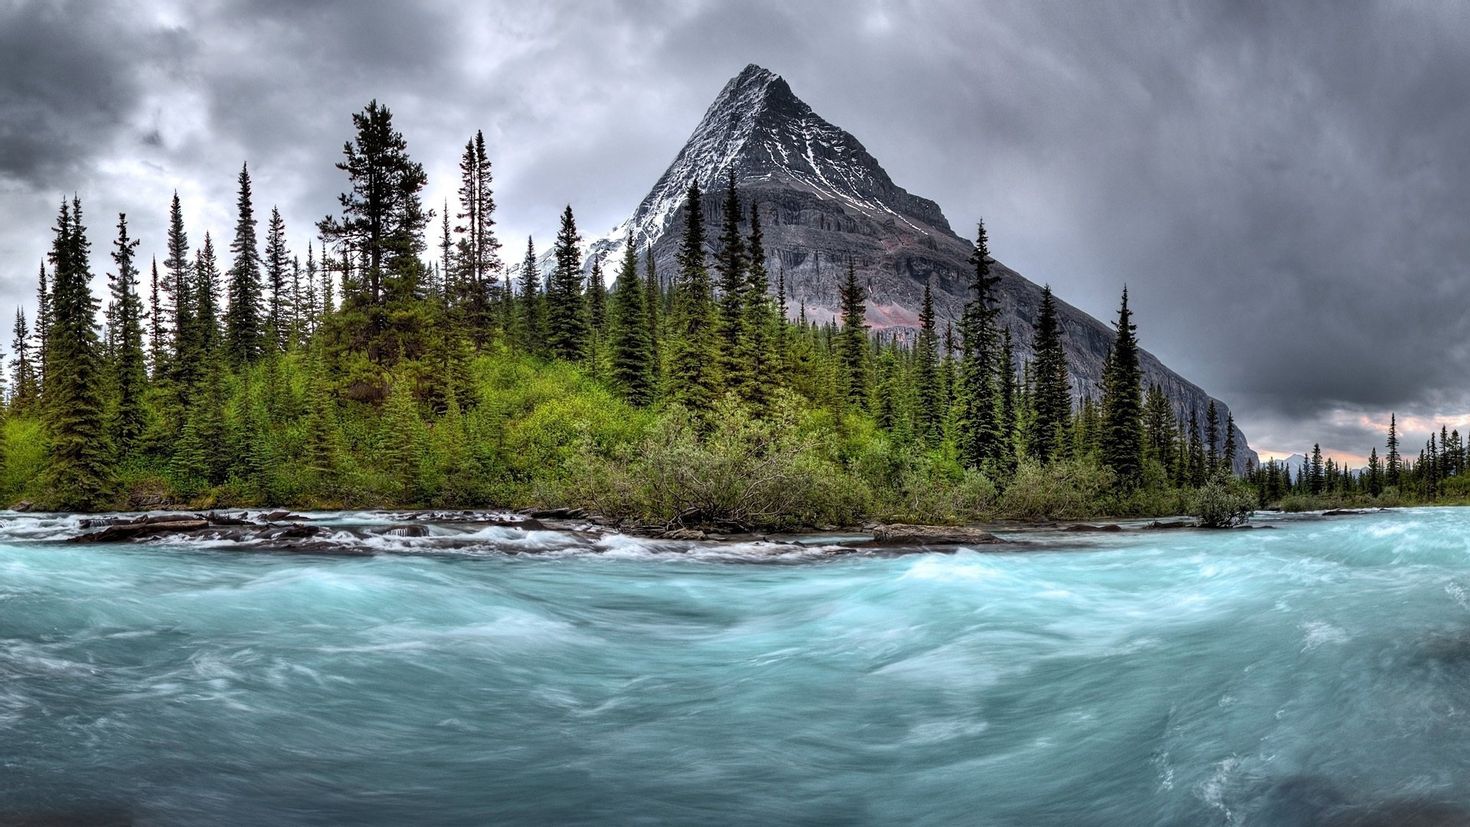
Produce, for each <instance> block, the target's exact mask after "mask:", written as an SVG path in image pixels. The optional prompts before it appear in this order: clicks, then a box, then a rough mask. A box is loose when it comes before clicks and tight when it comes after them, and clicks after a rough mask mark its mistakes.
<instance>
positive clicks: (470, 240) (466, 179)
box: [446, 130, 500, 347]
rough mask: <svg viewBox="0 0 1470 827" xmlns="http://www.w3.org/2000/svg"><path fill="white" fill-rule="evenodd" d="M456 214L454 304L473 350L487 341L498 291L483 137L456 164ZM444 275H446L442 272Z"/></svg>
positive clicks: (477, 137) (492, 206) (478, 133)
mask: <svg viewBox="0 0 1470 827" xmlns="http://www.w3.org/2000/svg"><path fill="white" fill-rule="evenodd" d="M459 176H460V183H459V212H458V213H456V218H458V220H459V221H460V222H461V223H459V224H458V225H456V226H455V230H456V231H457V232H458V233H460V237H461V242H460V244H461V248H460V258H461V267H460V270H461V275H462V277H461V278H460V279H459V281H458V285H457V288H458V289H457V295H456V296H455V303H456V304H458V305H460V306H461V308H462V309H463V311H464V315H465V318H466V320H467V323H468V325H469V332H470V338H471V340H472V341H473V342H474V343H475V345H476V346H477V347H484V345H485V344H486V343H487V342H488V341H489V337H490V331H491V327H492V326H493V323H494V314H493V312H492V311H493V309H494V302H495V294H496V292H497V291H498V289H499V283H498V280H499V273H500V241H499V240H498V239H496V237H495V196H494V193H493V191H492V189H491V185H492V183H493V176H492V174H491V169H490V158H489V156H488V154H487V153H486V151H485V133H484V132H483V131H481V130H476V131H475V137H473V138H471V139H470V140H469V141H467V142H466V143H465V147H464V153H463V154H462V155H461V156H460V161H459ZM446 272H447V271H446Z"/></svg>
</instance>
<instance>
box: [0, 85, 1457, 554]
mask: <svg viewBox="0 0 1470 827" xmlns="http://www.w3.org/2000/svg"><path fill="white" fill-rule="evenodd" d="M336 166H337V169H338V170H340V171H341V174H342V179H343V192H342V194H341V195H340V197H339V199H338V204H337V207H336V209H335V210H334V212H333V213H332V214H330V215H327V216H326V217H324V218H323V219H322V220H321V221H319V222H318V223H317V224H316V226H315V227H313V228H310V229H311V230H312V231H313V232H311V233H310V235H312V236H314V238H313V240H312V241H310V242H309V243H307V245H306V249H305V250H300V249H291V248H290V247H289V246H288V243H287V234H288V228H287V227H286V226H285V224H284V222H283V220H282V218H281V215H280V213H279V212H278V211H277V210H275V209H270V210H269V211H266V210H265V209H263V205H264V204H265V203H268V198H266V199H262V198H258V197H257V194H256V193H255V192H254V190H253V189H252V185H251V177H250V170H249V168H248V166H242V167H241V169H240V172H239V176H238V182H237V192H238V198H237V201H236V211H235V212H236V216H237V217H236V221H235V224H234V227H233V228H229V230H228V234H227V235H225V234H220V235H219V236H218V239H219V240H218V241H217V240H216V237H215V235H214V232H213V230H208V229H202V228H195V227H187V226H185V222H184V219H183V205H182V204H181V203H180V200H179V198H178V196H177V195H175V196H174V198H173V201H172V203H171V204H169V205H167V215H166V216H165V215H164V214H163V213H164V205H160V215H159V216H158V218H159V219H161V220H159V221H156V222H155V221H154V217H153V216H149V217H147V220H144V221H139V220H137V217H129V216H126V215H117V216H116V219H115V222H114V221H113V219H112V217H109V218H108V219H107V220H106V222H100V221H98V222H94V221H93V219H92V218H91V213H90V212H87V211H86V210H84V207H85V205H84V204H83V202H82V201H81V200H80V199H79V198H77V197H71V198H67V199H65V200H63V201H62V203H61V204H60V206H59V208H58V210H57V213H56V219H55V227H54V240H53V243H52V247H51V250H50V253H49V255H48V257H47V259H46V261H45V262H44V263H43V264H42V266H41V268H40V271H39V274H38V287H37V290H38V292H37V310H36V311H35V314H34V317H33V318H27V316H26V315H25V313H24V312H20V313H17V315H16V318H15V323H14V338H13V342H12V359H11V362H10V370H9V387H8V388H7V398H8V404H7V406H6V422H5V430H4V433H5V442H4V449H5V462H4V476H3V480H0V482H3V486H4V495H5V496H6V497H9V498H10V501H25V502H28V503H31V504H33V505H34V506H35V507H38V508H49V509H65V510H82V511H91V510H103V509H133V508H150V507H161V506H171V505H172V506H188V507H204V508H207V507H215V506H221V507H223V506H253V505H284V506H293V507H302V508H306V507H314V508H332V507H387V506H394V507H435V508H439V507H444V508H447V507H474V506H482V507H483V506H495V507H528V506H544V507H556V506H565V507H575V508H584V509H587V510H588V511H590V512H595V513H597V514H600V515H605V516H607V517H609V518H612V519H617V520H621V521H623V522H625V523H627V524H632V525H638V524H654V525H665V526H666V525H672V524H699V525H716V526H731V527H741V528H771V527H782V526H787V527H799V526H821V525H829V524H830V525H850V524H855V523H858V522H861V521H864V520H868V519H880V520H903V521H913V522H952V521H981V520H995V519H1023V520H1051V519H1083V518H1092V517H1099V516H1104V515H1117V516H1129V515H1162V514H1180V513H1189V514H1198V515H1201V516H1203V517H1204V519H1205V520H1206V522H1212V523H1216V524H1230V523H1232V522H1235V521H1237V520H1239V519H1240V518H1241V517H1243V516H1244V515H1245V514H1246V513H1247V512H1248V511H1249V510H1250V509H1251V508H1252V507H1264V506H1270V505H1275V504H1283V505H1285V506H1286V507H1295V508H1307V507H1314V506H1320V505H1321V504H1323V503H1329V502H1343V503H1348V502H1362V501H1367V500H1371V499H1374V498H1380V499H1381V498H1384V497H1385V496H1386V497H1387V498H1388V499H1386V500H1384V501H1385V502H1388V501H1392V502H1398V501H1408V500H1418V499H1432V498H1435V497H1437V496H1448V497H1463V496H1465V495H1466V494H1467V493H1470V488H1467V487H1466V486H1465V485H1463V484H1460V480H1461V478H1462V477H1463V472H1464V470H1465V467H1466V463H1467V449H1466V446H1465V443H1464V441H1463V440H1462V439H1461V437H1460V435H1459V433H1458V432H1455V433H1442V434H1440V435H1439V436H1438V438H1437V439H1436V438H1435V437H1431V438H1430V440H1429V444H1428V445H1427V446H1426V447H1425V449H1424V451H1423V452H1421V454H1420V456H1419V459H1418V461H1417V462H1411V461H1409V460H1407V459H1405V458H1403V457H1402V456H1400V454H1399V452H1398V444H1397V436H1396V434H1395V433H1392V432H1391V433H1390V437H1389V443H1388V446H1389V451H1388V455H1387V456H1386V458H1385V459H1384V460H1383V461H1382V462H1381V463H1380V462H1379V460H1378V457H1377V453H1376V449H1375V452H1374V454H1373V456H1372V459H1371V461H1370V465H1369V467H1368V469H1367V470H1366V471H1363V472H1362V473H1357V472H1355V471H1351V470H1349V469H1347V468H1344V467H1341V466H1338V465H1336V464H1335V463H1334V462H1333V461H1332V460H1331V459H1328V460H1325V461H1324V460H1323V459H1322V456H1321V452H1320V450H1317V451H1315V453H1314V454H1313V455H1312V459H1311V461H1310V462H1309V463H1308V466H1307V470H1306V471H1305V472H1303V473H1300V474H1298V478H1297V479H1292V478H1291V476H1290V474H1289V473H1288V472H1285V470H1284V469H1283V468H1282V467H1281V466H1279V465H1278V464H1277V463H1275V462H1271V463H1267V464H1266V465H1265V466H1264V467H1261V468H1251V469H1249V470H1248V472H1247V474H1246V475H1245V477H1244V478H1243V479H1240V478H1237V477H1236V476H1235V475H1234V474H1233V473H1232V470H1231V469H1232V468H1233V467H1234V466H1235V455H1236V448H1235V445H1234V438H1233V434H1234V430H1235V429H1234V423H1233V422H1232V421H1230V420H1229V417H1227V418H1226V421H1224V422H1222V421H1220V419H1219V417H1218V416H1217V414H1216V411H1215V407H1214V405H1213V403H1212V404H1211V405H1210V406H1209V408H1208V409H1207V410H1205V411H1197V410H1191V411H1179V410H1175V409H1174V408H1173V407H1172V406H1171V404H1170V402H1169V400H1168V399H1167V398H1166V396H1165V394H1164V393H1163V391H1162V390H1160V389H1159V388H1156V387H1143V386H1142V382H1141V378H1140V369H1139V362H1138V358H1139V357H1138V353H1139V348H1138V342H1137V325H1136V323H1135V321H1134V317H1133V315H1132V312H1131V311H1130V309H1129V305H1128V294H1127V291H1126V290H1125V291H1124V292H1123V295H1122V297H1121V300H1120V303H1119V306H1118V311H1117V316H1116V320H1115V322H1114V327H1115V331H1116V340H1115V342H1114V345H1113V348H1112V351H1111V355H1110V357H1109V361H1108V364H1107V368H1106V372H1105V376H1104V381H1103V390H1102V394H1101V398H1099V399H1092V398H1088V397H1083V398H1081V399H1080V400H1076V399H1075V397H1074V393H1073V388H1072V386H1071V382H1070V379H1069V374H1068V367H1067V359H1066V355H1065V351H1064V349H1063V346H1062V338H1061V337H1062V331H1061V329H1060V327H1059V325H1058V321H1057V316H1056V305H1055V303H1054V300H1053V298H1052V296H1051V293H1050V291H1049V290H1047V291H1045V292H1044V294H1043V300H1042V303H1041V307H1040V310H1039V312H1038V314H1037V316H1036V318H1035V319H1034V322H1033V325H1032V328H1031V329H1029V330H1010V329H1000V328H999V327H998V325H997V321H996V319H997V313H996V310H995V307H994V301H993V300H994V297H993V295H992V291H993V290H994V289H995V283H996V281H997V280H998V279H997V278H996V276H995V275H993V274H992V273H991V259H990V253H989V242H988V239H987V237H986V232H985V227H984V225H983V224H981V225H979V227H978V228H977V232H976V236H975V241H974V253H973V256H972V259H971V263H972V265H973V272H972V274H971V284H970V299H969V302H968V304H967V305H966V307H965V310H964V313H963V316H962V317H961V318H959V319H952V320H951V319H939V318H937V317H936V314H935V309H934V302H933V300H932V296H931V294H930V292H929V289H928V288H927V287H926V288H925V293H924V300H923V306H922V308H921V312H920V327H919V329H918V331H917V332H916V333H915V334H914V335H912V336H904V337H899V336H896V335H893V334H890V333H887V332H884V331H874V330H870V329H869V328H868V326H867V325H866V324H865V320H864V318H865V313H864V303H865V293H864V286H863V284H862V283H861V282H860V281H859V279H858V278H857V276H856V274H855V271H854V269H853V268H852V266H851V265H850V264H849V265H848V267H847V270H846V278H845V280H844V282H843V285H842V288H841V295H840V299H841V314H840V317H839V318H838V319H837V320H835V321H833V322H826V323H815V322H812V321H810V320H808V319H807V316H806V312H805V308H804V307H801V306H797V307H791V306H790V305H789V303H788V301H787V294H786V290H785V285H784V283H783V281H782V278H781V276H780V274H779V273H775V274H773V273H772V272H771V270H770V269H769V268H768V264H767V260H766V250H765V247H764V244H763V240H762V234H761V220H762V219H761V209H762V205H761V204H759V203H750V202H749V201H748V200H747V199H745V198H744V197H743V196H742V193H741V192H740V190H739V188H738V187H737V186H736V181H735V178H734V176H733V173H732V174H731V175H730V176H729V177H728V178H727V179H725V180H724V181H722V182H720V184H721V185H720V186H718V187H717V188H716V190H715V191H712V192H707V193H702V192H700V191H699V190H698V189H697V188H691V189H690V190H689V192H688V194H687V200H686V203H685V209H684V210H683V216H684V220H683V226H682V228H681V230H682V242H681V245H680V252H679V256H678V267H677V271H676V272H673V273H663V272H657V271H656V268H655V266H654V262H653V260H652V257H651V254H649V252H648V251H647V250H640V249H639V248H638V246H637V244H636V243H635V241H636V240H635V239H628V243H627V244H626V245H625V251H624V253H623V255H622V256H621V258H619V260H617V261H607V262H598V263H597V264H595V265H594V266H592V267H591V269H590V275H584V270H585V268H584V262H583V261H582V247H581V242H582V236H581V235H580V233H579V231H578V228H577V223H576V217H575V215H574V213H573V210H572V207H571V206H568V207H567V208H566V209H565V211H564V212H563V213H562V215H561V222H560V229H559V231H558V232H557V234H556V237H555V239H554V241H553V242H552V244H553V247H552V254H553V255H552V257H551V260H552V262H553V264H552V266H551V267H550V268H549V269H547V270H546V271H545V272H542V270H541V268H540V267H539V266H538V261H539V260H540V257H539V256H538V254H537V249H536V246H535V243H534V241H533V240H529V239H528V240H527V242H526V248H525V251H524V258H523V259H521V264H520V266H519V268H511V267H509V266H507V265H508V261H509V260H510V259H512V258H520V250H519V249H518V247H517V249H511V248H510V247H509V246H504V245H503V244H502V240H501V239H500V238H498V237H497V233H496V220H495V200H494V194H493V188H494V180H493V176H492V172H491V171H492V163H491V160H490V157H489V154H488V152H487V148H486V145H485V140H484V137H483V135H482V134H476V135H475V136H473V137H472V138H471V139H470V140H468V141H467V142H466V144H465V146H464V149H463V154H462V156H461V159H460V164H459V170H460V181H459V187H458V199H457V203H455V204H445V205H442V207H441V208H439V209H437V210H436V209H431V208H430V207H429V206H428V205H426V204H424V203H423V198H422V193H423V191H424V188H425V186H426V184H427V176H426V174H425V172H424V168H423V166H422V165H421V164H420V163H418V162H416V161H415V160H414V159H413V156H412V155H411V153H410V148H409V147H408V146H407V143H406V142H405V140H404V138H403V135H402V134H401V133H400V132H399V131H398V130H397V129H396V128H395V126H394V124H393V118H392V114H391V112H390V111H389V109H388V108H387V107H386V106H383V105H381V104H379V103H377V102H373V103H370V104H369V105H368V106H367V107H366V108H365V109H364V110H363V111H361V112H360V113H357V114H355V115H353V116H352V132H351V135H350V138H349V140H348V141H347V142H346V144H345V145H344V148H343V152H342V157H341V158H340V160H339V161H338V162H337V164H336ZM716 199H718V206H717V208H714V209H706V207H705V202H706V201H715V200H716ZM710 206H711V207H715V206H716V205H715V204H711V205H710ZM711 216H714V220H712V221H711V218H710V217H711ZM706 222H710V223H709V224H707V223H706ZM104 223H105V226H107V230H106V231H104V232H98V231H97V229H98V228H97V224H104ZM155 223H156V224H158V225H159V226H162V227H165V228H166V230H165V232H163V233H162V235H161V236H160V237H159V238H157V239H154V238H146V239H145V238H143V237H142V234H141V233H139V232H138V231H137V230H136V227H138V226H140V225H146V226H153V225H154V224H155ZM103 237H105V238H107V241H105V242H104V241H102V238H103ZM145 242H146V246H145ZM94 244H106V247H107V256H106V260H108V261H110V266H109V267H108V269H107V273H106V280H107V291H106V293H105V295H102V296H98V295H96V294H94V293H93V291H92V284H93V275H94V273H93V271H92V264H91V262H92V261H93V255H92V253H93V247H94ZM144 250H150V251H154V252H150V253H147V254H145V253H144V252H143V251H144ZM145 256H146V257H145ZM99 258H100V257H99ZM1020 337H1029V340H1030V344H1031V348H1030V351H1031V352H1032V353H1034V354H1035V356H1034V358H1033V359H1032V360H1031V361H1029V362H1027V363H1025V364H1019V363H1018V361H1017V358H1016V356H1015V343H1016V342H1017V341H1018V339H1020Z"/></svg>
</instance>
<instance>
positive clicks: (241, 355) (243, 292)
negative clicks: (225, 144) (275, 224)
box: [225, 166, 263, 365]
mask: <svg viewBox="0 0 1470 827" xmlns="http://www.w3.org/2000/svg"><path fill="white" fill-rule="evenodd" d="M239 185H240V189H239V196H238V198H237V199H236V201H235V207H236V210H237V218H236V220H235V239H234V240H233V241H231V242H230V254H231V255H233V256H234V263H232V264H231V265H230V272H229V279H230V286H229V301H230V305H229V308H228V309H227V310H226V311H225V348H226V350H227V352H228V354H229V357H230V361H231V362H233V363H234V364H237V365H244V364H249V363H251V362H254V361H255V360H256V359H258V358H260V354H261V352H262V350H263V348H262V347H261V341H262V338H263V337H262V335H261V324H260V318H261V313H260V247H259V245H258V244H257V243H256V236H255V207H254V205H253V204H252V202H251V198H252V196H251V193H250V169H249V167H248V166H241V167H240V177H239Z"/></svg>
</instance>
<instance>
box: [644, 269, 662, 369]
mask: <svg viewBox="0 0 1470 827" xmlns="http://www.w3.org/2000/svg"><path fill="white" fill-rule="evenodd" d="M643 270H644V272H643V284H644V294H643V307H644V310H645V312H646V314H647V316H648V341H649V342H651V343H652V345H653V384H654V387H655V388H657V387H658V380H659V375H660V373H661V372H662V370H663V367H662V365H663V355H662V351H661V350H660V349H659V343H660V340H661V339H662V338H663V335H662V334H663V315H664V314H663V313H662V310H663V306H664V288H663V284H662V283H661V282H660V281H659V278H658V265H657V264H656V263H654V260H653V247H652V246H651V245H650V246H649V247H647V248H646V249H645V250H644V252H643Z"/></svg>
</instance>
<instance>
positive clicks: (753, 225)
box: [736, 204, 782, 411]
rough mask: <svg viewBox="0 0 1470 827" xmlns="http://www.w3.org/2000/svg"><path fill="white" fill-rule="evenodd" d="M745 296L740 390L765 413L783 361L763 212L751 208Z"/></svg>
mask: <svg viewBox="0 0 1470 827" xmlns="http://www.w3.org/2000/svg"><path fill="white" fill-rule="evenodd" d="M745 256H746V261H745V284H744V285H743V286H742V289H743V290H744V292H745V297H744V299H743V302H742V304H743V308H742V313H743V315H742V317H741V321H740V353H739V358H738V359H737V360H736V361H737V363H738V364H739V366H740V371H739V380H740V389H741V393H742V395H743V396H744V397H745V400H746V401H747V402H749V403H750V404H751V405H753V406H755V409H756V410H757V411H762V410H764V409H765V408H766V406H767V404H768V403H769V402H770V398H771V392H772V391H773V390H774V389H775V388H776V387H778V386H779V385H780V384H781V374H782V371H781V369H780V360H779V359H778V358H777V355H776V352H775V346H774V341H773V340H774V338H775V326H776V324H777V321H778V320H777V318H776V316H775V309H774V308H773V307H772V306H771V295H770V291H771V277H770V274H769V271H767V269H766V247H765V237H764V236H763V235H762V232H761V218H760V212H759V211H758V210H757V209H756V205H755V204H751V205H750V236H749V237H748V238H747V239H746V241H745Z"/></svg>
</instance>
